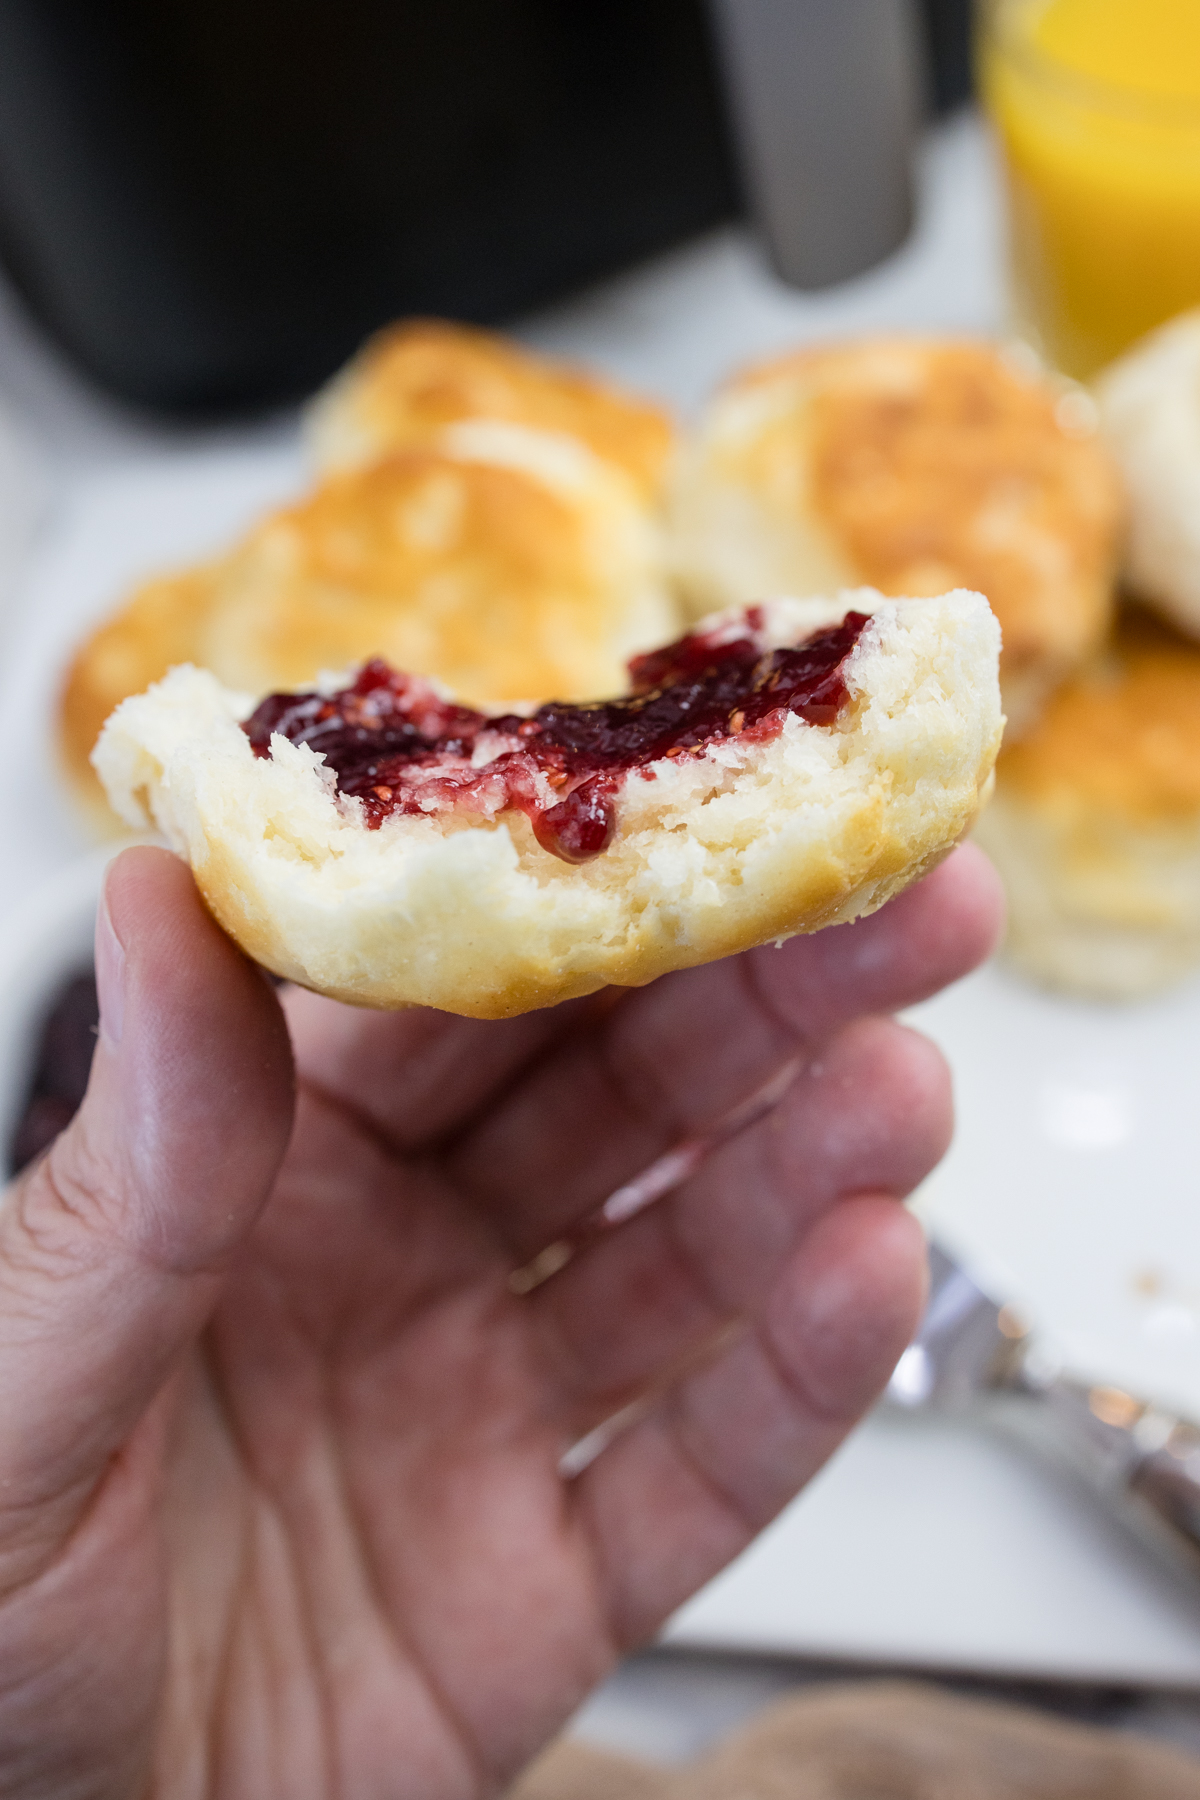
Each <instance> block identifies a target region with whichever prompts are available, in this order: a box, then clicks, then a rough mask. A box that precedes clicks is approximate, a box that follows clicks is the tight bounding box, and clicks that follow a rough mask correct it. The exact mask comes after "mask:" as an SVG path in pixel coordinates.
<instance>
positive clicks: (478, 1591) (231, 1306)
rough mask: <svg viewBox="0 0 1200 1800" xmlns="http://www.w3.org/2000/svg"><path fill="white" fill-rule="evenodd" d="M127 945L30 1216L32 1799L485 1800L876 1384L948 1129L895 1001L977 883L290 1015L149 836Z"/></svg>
mask: <svg viewBox="0 0 1200 1800" xmlns="http://www.w3.org/2000/svg"><path fill="white" fill-rule="evenodd" d="M107 916H108V919H109V920H110V921H111V923H106V922H105V920H104V919H103V918H102V922H101V926H100V931H99V936H98V973H99V978H100V986H101V996H102V1001H103V1005H104V1021H105V1023H104V1026H103V1029H102V1035H101V1038H100V1044H99V1049H98V1053H97V1057H96V1062H95V1065H94V1069H93V1077H92V1084H91V1087H90V1089H89V1094H88V1099H87V1101H86V1103H85V1107H84V1109H83V1111H82V1112H81V1114H80V1116H79V1118H78V1119H77V1120H76V1122H75V1124H74V1126H73V1127H72V1128H71V1130H70V1131H69V1132H68V1133H67V1134H66V1135H65V1136H64V1138H63V1139H61V1140H60V1141H59V1144H58V1145H57V1146H56V1148H55V1149H54V1151H53V1152H52V1153H51V1155H50V1156H49V1158H47V1159H46V1160H45V1162H43V1163H42V1164H41V1165H39V1167H38V1168H37V1169H36V1170H35V1171H34V1172H33V1173H32V1174H31V1175H29V1176H28V1177H27V1178H26V1179H25V1180H24V1182H23V1183H21V1184H18V1185H17V1186H16V1187H14V1189H13V1190H11V1191H10V1193H9V1195H8V1197H7V1199H6V1202H5V1204H4V1206H3V1209H2V1210H0V1392H2V1393H4V1394H5V1395H6V1399H5V1402H4V1404H3V1406H0V1791H2V1792H4V1793H5V1794H6V1795H14V1796H22V1797H24V1796H26V1795H34V1794H38V1795H41V1794H53V1795H55V1796H56V1800H58V1797H60V1796H61V1797H73V1796H80V1797H82V1796H88V1797H89V1800H90V1797H92V1796H101V1795H103V1796H106V1797H107V1796H110V1795H112V1796H116V1795H120V1796H127V1795H128V1796H134V1795H142V1794H154V1795H162V1796H170V1797H171V1800H175V1797H176V1796H189V1797H190V1796H197V1797H199V1796H213V1797H214V1800H216V1797H219V1800H227V1797H232V1796H238V1797H241V1796H246V1797H247V1800H270V1797H272V1796H276V1795H278V1796H280V1800H308V1797H309V1796H312V1797H313V1800H318V1797H320V1800H324V1797H326V1796H333V1795H343V1794H344V1795H353V1796H354V1800H392V1797H399V1796H403V1800H460V1797H461V1800H474V1797H476V1796H482V1795H484V1794H488V1793H491V1792H493V1791H495V1790H496V1789H497V1788H498V1787H500V1786H502V1785H503V1783H504V1782H505V1780H506V1779H508V1777H510V1776H511V1775H512V1774H513V1773H514V1772H515V1771H516V1770H517V1769H518V1768H519V1767H520V1766H521V1764H522V1763H523V1762H524V1761H525V1760H526V1759H527V1758H528V1757H529V1756H530V1755H531V1754H532V1753H533V1752H534V1751H535V1750H536V1749H537V1748H538V1746H539V1745H540V1744H541V1743H542V1742H544V1741H545V1739H546V1738H547V1737H548V1736H550V1735H551V1734H552V1732H553V1731H554V1730H555V1729H556V1728H557V1727H558V1726H559V1725H560V1724H561V1722H562V1721H563V1720H564V1719H565V1718H566V1717H567V1716H568V1714H569V1713H570V1712H571V1711H572V1709H573V1708H574V1707H575V1706H576V1705H577V1704H578V1703H579V1701H580V1700H581V1699H582V1698H583V1696H584V1695H585V1694H586V1693H587V1691H588V1690H589V1688H591V1687H592V1686H593V1685H594V1684H595V1683H596V1682H597V1681H598V1680H599V1679H600V1678H601V1677H602V1676H603V1675H604V1674H605V1672H606V1671H607V1669H608V1668H609V1667H610V1666H611V1665H612V1662H613V1661H614V1659H615V1658H616V1657H617V1656H619V1655H620V1654H621V1653H622V1651H623V1650H625V1649H627V1648H628V1647H630V1646H631V1645H633V1644H636V1643H638V1642H640V1641H642V1640H644V1639H645V1638H646V1637H647V1636H648V1635H649V1634H651V1633H652V1632H653V1631H654V1629H655V1628H656V1627H657V1625H658V1624H659V1623H660V1622H661V1621H662V1619H663V1618H664V1617H665V1616H666V1615H667V1614H668V1613H669V1612H670V1611H671V1610H672V1609H673V1608H674V1607H675V1606H677V1605H678V1604H679V1603H680V1602H681V1601H682V1600H683V1599H684V1598H685V1597H686V1596H687V1595H688V1594H690V1593H691V1592H692V1591H694V1589H695V1588H696V1587H697V1586H699V1585H700V1583H702V1582H703V1581H704V1580H706V1579H707V1578H708V1577H709V1576H710V1575H711V1574H713V1573H714V1572H715V1571H716V1570H717V1569H718V1568H719V1567H721V1566H722V1564H724V1563H725V1562H726V1561H728V1560H729V1558H730V1557H731V1556H733V1555H735V1554H736V1553H737V1551H739V1550H740V1549H741V1548H742V1546H743V1545H744V1544H745V1543H746V1542H747V1541H748V1539H749V1538H750V1537H751V1536H752V1535H753V1533H754V1532H755V1531H756V1530H758V1529H759V1527H760V1526H761V1525H763V1524H764V1523H765V1522H766V1521H767V1520H768V1519H769V1518H770V1517H772V1516H773V1514H774V1513H775V1512H777V1511H778V1509H779V1508H780V1506H782V1505H783V1504H784V1503H785V1501H786V1500H787V1499H789V1498H790V1496H791V1495H792V1494H793V1493H794V1492H795V1491H796V1490H797V1489H798V1488H799V1487H800V1486H801V1485H802V1484H803V1483H804V1481H805V1480H807V1478H808V1477H809V1476H810V1475H811V1474H812V1473H813V1471H814V1470H815V1469H816V1468H818V1467H819V1466H820V1464H821V1463H822V1462H823V1461H824V1459H825V1458H826V1457H827V1456H828V1455H829V1453H830V1451H831V1450H832V1449H833V1448H834V1447H835V1446H836V1444H837V1443H838V1442H839V1441H840V1439H841V1438H842V1437H843V1435H844V1434H845V1432H846V1430H847V1429H848V1428H849V1426H850V1425H851V1424H852V1422H853V1421H854V1420H855V1419H856V1418H857V1417H858V1416H859V1414H860V1413H861V1412H862V1410H863V1409H864V1407H865V1406H866V1405H867V1404H868V1403H869V1401H870V1399H871V1398H872V1397H873V1395H874V1393H875V1392H876V1391H877V1390H878V1388H879V1386H880V1385H881V1384H882V1382H883V1380H884V1379H886V1376H887V1373H888V1371H889V1369H890V1367H891V1364H892V1363H893V1362H894V1360H895V1357H896V1355H897V1353H898V1351H899V1349H900V1348H901V1347H902V1346H903V1344H904V1342H905V1341H906V1338H907V1335H908V1333H909V1331H910V1328H911V1326H912V1323H913V1320H914V1316H915V1313H916V1310H917V1308H918V1306H919V1304H920V1295H921V1286H922V1255H921V1248H920V1239H919V1234H918V1233H917V1232H916V1229H915V1227H914V1226H913V1225H912V1223H911V1221H910V1220H909V1218H908V1216H907V1215H906V1214H904V1213H903V1212H902V1211H901V1210H900V1209H899V1208H898V1207H896V1206H895V1205H894V1200H893V1197H894V1196H896V1195H899V1194H903V1193H905V1192H907V1191H908V1190H909V1188H910V1187H911V1186H912V1185H913V1184H914V1183H915V1182H916V1181H917V1180H919V1179H920V1177H921V1176H922V1175H923V1174H924V1173H925V1171H926V1170H927V1168H928V1167H929V1166H930V1165H931V1163H932V1162H933V1161H934V1160H935V1159H936V1157H937V1156H938V1154H940V1152H941V1149H942V1148H943V1147H944V1143H945V1138H946V1135H947V1131H948V1114H949V1108H948V1095H947V1085H946V1080H945V1075H944V1071H943V1070H942V1067H941V1064H940V1061H939V1059H938V1058H937V1056H936V1053H935V1052H933V1051H932V1050H931V1049H930V1047H929V1046H928V1045H926V1044H924V1042H923V1041H922V1040H921V1039H919V1038H917V1037H915V1036H914V1035H913V1034H912V1033H909V1032H906V1031H903V1030H902V1029H901V1028H900V1027H899V1026H897V1025H895V1024H893V1023H891V1022H890V1021H887V1020H885V1019H883V1018H880V1017H877V1016H874V1015H878V1014H881V1013H884V1012H886V1011H889V1010H891V1009H892V1008H894V1007H896V1006H898V1005H902V1004H905V1003H907V1002H909V1001H911V1000H914V999H916V998H918V997H919V996H920V995H921V994H923V993H926V992H929V991H931V990H932V989H933V988H935V987H936V986H938V985H940V984H941V983H942V982H943V981H945V980H947V979H950V978H952V977H953V976H955V975H957V974H960V973H962V972H963V971H964V970H965V969H966V968H967V967H969V966H970V965H971V963H972V962H973V961H975V960H976V959H977V958H978V956H979V955H980V954H982V953H983V951H984V950H985V949H986V947H987V943H988V941H989V940H990V937H991V934H992V931H993V929H994V917H995V898H994V891H993V888H992V885H991V882H990V878H989V876H988V874H987V872H986V869H985V868H983V867H982V866H981V865H980V863H979V862H978V860H977V859H975V858H974V857H973V856H968V857H966V858H963V857H962V856H961V855H960V857H958V858H955V859H953V861H952V863H951V864H949V865H947V866H946V867H945V868H944V869H943V870H941V871H939V872H938V873H937V874H935V875H934V876H932V877H930V878H929V879H928V880H926V881H925V882H924V883H922V884H920V886H919V887H918V888H916V889H914V890H912V891H911V892H910V893H909V894H908V895H905V896H904V897H903V898H902V899H901V900H899V901H897V902H893V903H892V905H891V906H889V907H888V908H886V909H885V910H884V912H882V913H880V914H879V915H877V916H876V917H875V918H873V919H871V920H868V921H864V922H862V923H860V924H859V925H857V926H853V927H847V928H842V929H840V930H838V931H834V932H829V933H825V934H822V935H821V936H819V937H817V938H814V939H807V940H797V941H796V942H794V943H792V944H790V945H788V946H786V947H785V948H784V949H782V950H779V951H777V950H774V949H768V950H764V951H757V952H752V953H750V954H749V955H747V956H744V957H741V958H736V959H733V960H731V961H729V962H727V963H723V964H719V965H715V966H713V967H711V968H708V969H704V970H697V971H693V972H691V973H688V974H686V975H679V976H674V977H669V978H667V979H666V980H663V981H660V982H658V983H657V984H655V985H654V986H653V987H652V988H650V989H648V990H645V991H643V992H641V993H638V994H631V995H625V996H623V997H619V998H616V997H613V996H607V995H606V996H599V997H597V998H596V999H593V1000H591V1001H583V1002H576V1003H572V1004H571V1005H569V1006H565V1007H560V1008H557V1009H555V1010H554V1011H552V1012H544V1013H538V1014H533V1015H529V1016H527V1017H525V1018H523V1019H518V1020H511V1021H506V1022H503V1023H479V1022H472V1021H463V1020H457V1019H451V1018H448V1017H445V1016H443V1015H438V1014H431V1013H423V1012H413V1013H407V1014H400V1015H376V1014H362V1013H357V1012H354V1011H352V1010H351V1009H348V1008H344V1007H340V1006H337V1005H335V1004H334V1003H332V1002H329V1001H325V1000H321V999H319V998H317V997H315V996H312V995H309V994H304V993H300V992H296V991H291V992H286V993H285V995H284V997H283V1011H282V1012H281V1008H280V1004H279V1001H278V1000H277V998H276V997H275V995H274V994H273V993H272V992H271V990H270V989H269V988H268V986H267V985H266V983H265V982H264V981H263V980H262V979H261V977H260V976H259V974H258V973H257V972H256V971H255V970H253V969H252V968H251V967H250V966H249V965H248V964H247V963H245V962H244V961H243V959H242V958H241V957H240V956H239V954H238V953H237V952H236V951H235V950H234V949H233V947H232V946H231V945H230V944H229V942H228V941H227V940H226V939H225V938H224V937H222V935H221V934H220V933H219V932H218V931H217V929H216V927H215V926H213V925H212V923H211V921H209V919H208V918H207V915H205V914H204V912H203V911H202V909H201V907H200V905H199V903H198V901H197V900H196V897H195V894H194V890H193V889H192V887H191V882H190V877H188V875H187V873H186V871H185V870H184V869H183V868H182V866H181V865H179V864H177V863H175V862H174V861H173V859H171V858H169V857H167V856H165V855H164V854H163V853H161V852H154V851H135V852H131V853H129V854H128V855H127V856H125V857H124V858H122V859H121V860H120V862H119V863H118V864H117V865H116V866H115V868H114V871H113V872H112V873H111V874H110V878H109V887H108V897H107ZM114 928H115V930H114ZM122 945H123V946H124V948H123V949H122ZM122 966H123V967H122ZM284 1013H286V1019H287V1027H286V1029H285V1025H284ZM289 1034H290V1038H291V1044H292V1047H293V1049H294V1054H295V1065H296V1069H297V1071H298V1082H297V1087H296V1092H295V1103H294V1111H293V1087H292V1074H291V1058H290V1053H289V1046H288V1037H289ZM789 1071H794V1079H793V1080H792V1082H791V1084H790V1086H788V1087H787V1089H786V1092H785V1093H784V1096H783V1098H782V1099H781V1100H780V1101H779V1103H778V1105H777V1106H776V1107H775V1108H774V1110H773V1111H771V1112H770V1113H769V1114H768V1115H767V1116H764V1117H762V1118H761V1119H759V1120H758V1121H757V1122H751V1123H748V1124H747V1126H746V1128H745V1129H744V1130H742V1131H741V1132H740V1133H738V1134H736V1135H733V1136H731V1137H729V1138H728V1140H727V1141H725V1142H723V1143H721V1142H719V1139H720V1135H721V1134H720V1132H719V1131H718V1132H716V1133H715V1134H714V1133H713V1128H714V1127H715V1126H717V1125H719V1123H720V1122H721V1121H722V1120H726V1119H729V1118H730V1117H734V1118H737V1117H739V1116H741V1117H743V1118H749V1119H751V1120H753V1116H754V1113H755V1111H756V1109H755V1108H754V1107H753V1106H750V1107H749V1109H747V1108H746V1102H747V1101H750V1100H752V1098H753V1096H755V1095H759V1094H763V1093H767V1092H769V1091H771V1090H772V1089H775V1090H778V1088H779V1087H780V1085H781V1075H782V1076H784V1077H786V1075H787V1073H788V1072H789ZM739 1109H741V1112H740V1114H739ZM757 1110H762V1109H761V1108H760V1109H757ZM705 1134H710V1135H712V1136H713V1138H714V1142H716V1147H715V1148H714V1149H713V1151H712V1154H711V1155H709V1156H708V1157H707V1159H706V1160H703V1161H702V1162H700V1164H699V1167H698V1168H697V1169H696V1170H695V1171H694V1172H692V1173H691V1174H690V1175H689V1176H688V1178H687V1179H686V1180H684V1181H682V1182H681V1184H680V1185H679V1186H677V1187H676V1188H674V1189H673V1190H672V1191H671V1192H669V1193H667V1194H666V1195H665V1196H664V1197H662V1198H659V1199H658V1200H657V1201H656V1202H655V1203H654V1204H652V1205H649V1206H647V1207H645V1208H644V1209H643V1210H641V1211H640V1212H638V1213H637V1214H636V1216H634V1217H632V1218H629V1219H628V1220H626V1221H625V1222H624V1223H620V1224H613V1225H609V1226H607V1227H605V1226H604V1225H603V1224H598V1223H597V1219H596V1209H597V1207H598V1206H599V1204H600V1203H601V1202H602V1201H603V1200H604V1199H605V1198H606V1196H607V1195H609V1194H610V1193H612V1192H613V1191H614V1190H615V1189H617V1188H619V1187H621V1186H622V1185H623V1184H627V1183H629V1182H630V1181H631V1179H632V1178H634V1177H636V1176H637V1175H638V1174H639V1173H640V1172H641V1171H643V1170H645V1169H647V1168H648V1167H649V1166H651V1165H653V1164H655V1162H656V1159H658V1158H660V1157H661V1156H662V1155H663V1154H664V1153H666V1152H668V1151H670V1150H672V1149H673V1148H675V1147H677V1146H678V1145H679V1144H680V1143H681V1142H694V1141H695V1140H697V1139H703V1137H704V1135H705ZM557 1245H565V1246H567V1247H568V1248H570V1249H571V1250H573V1254H571V1255H570V1256H569V1259H568V1257H567V1248H564V1249H563V1250H562V1251H561V1253H558V1254H551V1255H550V1256H546V1255H544V1254H543V1253H544V1252H546V1251H547V1247H548V1246H557ZM539 1257H540V1259H541V1261H540V1265H539V1268H540V1270H541V1272H543V1273H544V1272H547V1271H552V1272H550V1273H549V1274H548V1278H547V1279H545V1280H543V1281H541V1282H540V1283H537V1282H534V1280H533V1279H532V1277H527V1278H526V1279H524V1280H522V1279H520V1277H519V1275H518V1278H517V1279H516V1280H514V1272H519V1271H522V1270H528V1269H529V1265H530V1264H531V1263H533V1262H534V1260H535V1259H537V1258H539ZM559 1265H562V1266H559ZM598 1427H599V1428H601V1429H597V1428H598ZM589 1434H591V1435H589ZM581 1440H582V1444H581ZM564 1458H566V1460H565V1462H564Z"/></svg>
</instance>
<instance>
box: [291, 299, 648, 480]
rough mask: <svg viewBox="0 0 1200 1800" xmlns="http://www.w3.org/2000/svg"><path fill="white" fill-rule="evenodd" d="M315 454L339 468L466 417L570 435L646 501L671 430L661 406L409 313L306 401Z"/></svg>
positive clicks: (435, 434)
mask: <svg viewBox="0 0 1200 1800" xmlns="http://www.w3.org/2000/svg"><path fill="white" fill-rule="evenodd" d="M312 419H313V433H312V435H313V441H314V444H315V447H316V451H317V455H318V458H319V459H320V460H321V461H322V462H323V463H324V464H325V466H326V467H330V468H345V467H348V466H352V465H354V464H356V463H362V462H367V461H370V460H372V459H373V458H375V457H379V456H386V455H389V454H391V453H392V452H393V451H396V450H407V449H413V448H419V447H423V446H427V445H430V444H433V443H436V442H438V441H439V439H440V437H441V435H442V433H443V432H444V431H445V429H446V427H447V426H449V425H454V424H457V423H458V422H460V421H461V420H464V419H502V420H507V421H508V422H510V423H511V424H515V425H527V426H531V427H533V428H535V429H537V430H541V431H552V432H561V433H564V434H566V435H567V436H569V437H573V438H577V439H579V441H580V442H581V443H584V444H586V445H587V447H588V448H589V449H590V450H591V451H593V452H594V454H595V455H597V456H599V457H601V458H602V459H603V460H604V461H605V462H608V463H612V464H614V465H616V467H618V468H620V469H622V470H623V471H624V473H625V474H626V475H627V476H628V477H629V479H630V480H631V481H632V482H633V483H634V485H635V487H636V489H637V491H638V493H639V494H640V496H641V497H642V499H643V501H644V502H645V503H647V504H654V503H656V502H657V501H658V500H659V499H660V498H661V495H662V490H663V485H664V483H665V480H666V477H667V472H668V467H669V464H670V460H671V454H672V448H673V441H674V428H673V425H672V422H671V420H670V418H669V416H668V415H667V414H666V413H665V412H664V411H663V410H662V408H661V407H658V406H654V405H653V404H652V403H651V402H649V401H648V400H644V399H641V398H640V397H636V396H634V395H632V394H628V393H625V392H624V391H622V390H621V389H619V388H617V387H614V386H613V385H612V384H610V383H608V382H605V381H601V380H600V379H598V378H597V377H595V376H592V375H588V374H587V373H586V372H585V371H583V370H582V369H576V368H572V367H571V366H570V365H569V364H566V363H559V362H555V361H551V360H549V359H547V358H543V357H539V356H533V355H531V354H530V353H529V352H528V351H525V350H522V349H520V348H519V347H518V346H517V345H516V344H514V343H512V342H511V341H510V340H508V339H506V338H502V337H497V336H495V335H494V334H493V333H492V332H488V331H477V330H473V329H471V328H470V327H468V326H465V325H452V324H449V323H447V322H446V321H445V320H439V319H410V320H406V321H404V322H403V323H401V324H398V325H392V326H389V327H388V328H387V329H386V330H385V331H381V332H379V333H378V334H377V335H376V336H375V337H373V338H371V339H370V340H369V342H368V343H367V344H366V345H365V347H364V348H363V349H362V350H361V351H360V352H359V354H358V355H357V356H356V357H355V358H354V360H353V361H352V362H351V363H350V364H349V366H348V367H347V368H346V369H345V370H344V371H343V373H342V374H341V375H340V376H338V377H336V378H335V381H334V382H333V384H332V385H331V386H330V388H329V389H327V390H326V393H325V394H324V395H322V396H319V397H318V399H317V402H316V404H315V406H314V408H313V415H312Z"/></svg>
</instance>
